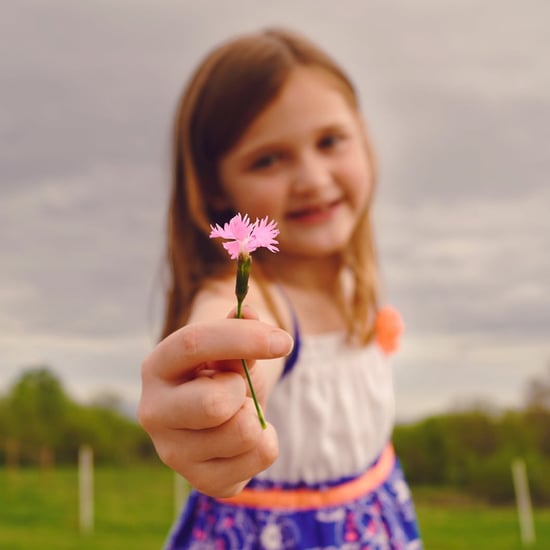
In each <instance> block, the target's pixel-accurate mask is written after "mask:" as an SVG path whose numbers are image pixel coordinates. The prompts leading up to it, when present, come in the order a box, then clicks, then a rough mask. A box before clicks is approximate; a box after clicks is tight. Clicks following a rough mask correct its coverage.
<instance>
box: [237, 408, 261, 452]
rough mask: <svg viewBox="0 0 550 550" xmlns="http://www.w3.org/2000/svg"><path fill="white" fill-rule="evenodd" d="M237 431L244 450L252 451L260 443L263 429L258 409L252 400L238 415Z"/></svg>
mask: <svg viewBox="0 0 550 550" xmlns="http://www.w3.org/2000/svg"><path fill="white" fill-rule="evenodd" d="M236 420H237V430H238V438H239V441H240V443H241V445H242V447H243V448H244V449H251V448H253V447H255V446H256V445H257V443H258V439H259V438H260V436H261V433H262V429H261V426H260V422H259V420H258V416H257V414H256V409H255V408H254V405H253V404H252V400H251V399H250V398H248V399H247V401H246V403H245V405H244V406H243V407H242V408H241V409H240V411H239V412H238V415H237V418H236Z"/></svg>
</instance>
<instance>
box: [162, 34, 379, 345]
mask: <svg viewBox="0 0 550 550" xmlns="http://www.w3.org/2000/svg"><path fill="white" fill-rule="evenodd" d="M297 66H308V67H314V68H319V69H321V70H323V71H326V72H328V73H329V74H330V75H332V76H333V77H335V78H336V79H337V81H338V82H339V83H340V84H341V85H342V90H343V93H344V94H345V95H346V97H347V98H348V100H349V101H350V102H351V104H352V106H353V107H354V108H355V109H356V110H357V111H358V110H359V107H358V101H357V96H356V93H355V90H354V87H353V85H352V83H351V81H350V80H349V79H348V77H347V76H346V75H345V73H344V72H343V71H342V70H341V69H340V67H339V66H338V65H337V64H336V63H335V62H334V61H333V60H332V59H331V58H330V57H329V56H328V55H327V54H326V53H324V52H323V51H322V50H320V49H319V48H318V47H317V46H316V45H315V44H313V43H312V42H310V41H309V40H307V39H306V38H304V37H302V36H300V35H298V34H295V33H293V32H289V31H287V30H281V29H268V30H265V31H262V32H258V33H254V34H247V35H242V36H239V37H237V38H235V39H233V40H230V41H228V42H226V43H223V44H222V45H220V46H219V47H217V48H216V49H214V50H213V51H212V52H210V53H209V54H208V55H207V56H206V58H205V59H204V61H203V62H202V63H201V64H200V65H199V67H198V68H197V69H196V71H195V73H194V74H193V75H192V77H191V79H190V80H189V83H188V85H187V87H186V89H185V90H184V92H183V95H182V97H181V99H180V102H179V104H178V108H177V112H176V116H175V123H174V128H173V150H172V155H173V163H172V169H173V174H172V178H173V181H172V192H171V198H170V204H169V211H168V250H167V252H168V258H167V264H168V268H169V276H170V280H169V283H168V289H167V296H166V315H165V321H164V327H163V331H162V336H163V337H164V336H167V335H168V334H170V333H171V332H173V331H174V330H176V329H177V328H179V327H180V326H181V325H182V324H184V323H185V322H186V321H187V319H188V318H189V314H190V310H191V306H192V302H193V299H194V298H195V295H196V294H197V292H198V290H199V289H200V287H201V284H202V283H203V281H204V279H205V278H206V277H212V276H216V275H221V274H222V273H224V272H225V271H227V269H228V267H229V266H230V262H229V261H228V257H227V254H226V252H225V251H224V250H223V249H222V248H221V247H220V246H219V244H218V243H215V242H213V241H212V240H211V239H209V236H208V235H209V233H210V224H216V223H219V224H223V223H225V222H227V221H228V220H229V219H230V217H231V216H232V215H234V212H232V211H231V210H220V209H219V208H218V207H217V206H216V204H219V197H220V196H223V191H222V188H221V186H220V182H219V177H218V165H219V161H220V159H221V158H222V157H223V155H224V154H225V153H227V152H228V151H229V150H230V149H231V148H232V147H233V146H234V145H235V144H236V143H237V141H238V140H239V138H240V137H241V136H242V135H243V133H244V132H245V130H246V129H247V128H248V126H249V125H250V124H251V122H252V121H253V120H254V119H255V117H256V116H257V115H258V114H259V113H260V112H261V111H262V110H263V109H264V108H265V107H266V106H267V105H268V104H269V103H270V102H271V101H273V100H274V99H275V97H276V96H277V94H278V93H279V92H280V91H281V89H282V87H283V85H284V84H285V82H286V79H287V78H288V75H289V74H290V72H291V71H292V69H293V68H295V67H297ZM365 147H366V150H367V155H368V157H369V160H370V165H371V166H372V169H373V171H374V169H375V168H374V167H375V159H374V155H373V153H372V149H371V147H370V145H369V144H368V143H367V141H366V136H365ZM374 179H375V178H374V174H373V181H374ZM216 199H218V201H217V200H216ZM258 260H260V257H259V256H258ZM345 261H346V264H347V265H348V266H349V267H350V268H351V271H352V273H353V277H354V282H355V290H354V292H355V295H354V298H353V301H352V306H351V308H350V309H349V311H348V332H349V334H350V335H355V336H358V338H359V340H360V341H361V342H366V341H368V340H369V339H370V338H371V337H372V333H373V328H372V326H373V314H374V311H375V310H376V306H377V304H376V294H377V293H376V270H375V266H376V263H375V252H374V246H373V238H372V234H371V225H370V220H369V208H367V209H366V211H365V214H364V216H363V218H362V219H361V220H360V222H359V223H358V225H357V228H356V230H355V232H354V235H353V237H352V241H351V243H350V247H349V250H348V252H347V254H346V258H345ZM258 271H260V270H258ZM268 303H270V300H268ZM273 313H274V315H275V317H276V318H279V317H278V315H277V312H275V311H274V312H273Z"/></svg>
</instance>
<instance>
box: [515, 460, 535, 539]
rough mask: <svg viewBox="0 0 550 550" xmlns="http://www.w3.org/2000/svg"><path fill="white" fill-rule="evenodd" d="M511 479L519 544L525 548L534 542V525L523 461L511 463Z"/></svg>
mask: <svg viewBox="0 0 550 550" xmlns="http://www.w3.org/2000/svg"><path fill="white" fill-rule="evenodd" d="M512 477H513V479H514V490H515V492H516V503H517V508H518V519H519V529H520V535H521V542H522V544H523V546H527V545H529V544H532V543H534V542H535V525H534V522H533V509H532V507H531V496H530V494H529V483H528V481H527V470H526V468H525V461H524V460H523V459H521V458H517V459H516V460H514V461H513V462H512Z"/></svg>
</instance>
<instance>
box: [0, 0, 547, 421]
mask: <svg viewBox="0 0 550 550" xmlns="http://www.w3.org/2000/svg"><path fill="white" fill-rule="evenodd" d="M6 4H7V5H6ZM6 4H5V5H4V6H3V10H2V12H3V13H2V18H1V19H0V48H1V50H2V56H1V57H0V94H1V101H0V141H1V144H0V159H1V160H0V392H5V391H7V389H8V387H9V385H10V384H12V383H13V382H14V381H15V380H16V378H17V377H18V376H19V375H20V373H21V372H22V370H23V369H25V368H28V367H30V366H35V365H43V364H47V365H49V366H50V367H51V368H52V370H53V371H54V372H55V373H57V374H58V375H59V377H60V378H61V379H62V381H63V383H64V385H65V387H66V389H67V390H68V391H69V392H70V393H71V394H72V395H73V396H74V397H75V398H77V399H80V400H83V401H84V400H90V399H93V398H94V397H95V396H97V395H98V394H100V393H102V392H106V391H108V392H111V391H112V392H115V393H117V394H118V395H120V396H121V397H122V398H123V399H124V400H126V401H127V402H128V403H129V404H130V405H129V406H130V407H135V404H136V402H137V399H138V397H139V391H140V379H139V368H140V364H141V361H142V359H143V358H144V356H145V355H146V354H147V352H148V351H149V350H150V349H151V347H152V346H153V345H154V342H155V340H156V338H157V335H158V332H159V326H160V317H161V313H162V289H161V285H160V280H159V277H158V273H159V268H160V263H161V258H162V252H163V250H162V247H163V240H164V234H163V230H164V215H165V210H166V200H167V189H168V175H169V167H168V159H169V133H170V125H171V118H172V115H173V112H174V108H175V103H176V101H177V98H178V96H179V94H180V93H181V89H182V86H183V85H184V83H185V81H186V79H187V77H188V76H189V73H190V71H191V70H192V69H193V68H194V66H195V65H196V64H197V63H198V61H199V59H200V58H202V56H203V55H204V54H205V53H206V52H207V51H208V50H209V49H210V48H211V47H213V46H214V45H215V44H217V43H218V42H219V41H221V40H223V39H225V38H228V37H230V36H233V35H234V34H236V33H238V32H240V31H243V30H244V31H248V30H254V29H256V28H259V27H264V26H267V25H285V26H290V27H292V28H295V29H297V30H300V31H302V32H304V33H306V34H307V35H309V36H310V37H311V38H312V39H314V40H315V41H317V42H318V43H319V44H320V45H322V46H323V47H325V48H326V49H327V50H328V51H329V52H330V53H332V55H333V56H334V57H335V58H336V59H337V60H338V61H340V62H341V64H342V65H343V66H344V67H345V68H346V70H347V71H348V72H349V73H350V75H351V76H352V79H353V80H354V81H355V83H356V85H357V87H358V89H359V92H360V97H361V103H362V107H363V111H364V113H365V116H366V118H367V120H368V123H369V125H370V128H371V132H372V134H373V138H374V141H375V145H376V148H377V150H378V154H379V158H380V163H381V180H380V186H379V192H378V196H377V202H376V220H377V237H378V241H379V255H380V259H381V268H382V276H383V281H384V287H385V298H386V300H387V301H388V302H391V303H393V304H394V305H395V306H397V307H398V308H399V309H400V310H401V312H402V313H403V316H404V318H405V322H406V325H407V332H406V337H405V339H404V342H403V346H402V349H401V352H400V354H399V355H398V356H397V357H396V358H395V361H394V364H395V374H396V383H397V393H398V396H397V397H398V414H399V417H400V418H401V419H411V418H417V417H421V416H425V415H428V414H431V413H433V412H438V411H443V410H446V409H448V408H450V407H456V406H457V405H461V404H465V403H471V402H473V401H476V400H481V399H483V400H486V401H488V402H491V403H493V404H495V405H497V406H502V407H505V406H516V405H518V404H520V403H521V400H522V398H523V394H524V390H525V385H526V382H527V381H528V380H530V379H531V378H532V377H533V376H539V375H541V374H542V373H543V372H544V371H545V369H546V365H547V364H548V363H549V362H550V285H549V281H550V254H549V250H550V221H549V219H550V216H549V213H550V185H549V181H548V180H549V174H550V136H549V133H550V130H549V129H550V65H549V59H550V33H549V32H548V21H550V3H549V2H547V0H538V1H536V0H526V1H525V2H517V1H515V0H514V1H512V0H483V1H480V0H447V1H445V2H441V1H439V0H416V1H415V2H410V1H408V0H393V1H392V0H355V1H351V0H348V1H346V0H342V1H340V2H336V1H334V0H331V1H327V0H298V1H297V0H292V1H290V0H279V1H273V2H267V1H263V0H248V1H245V0H232V1H227V2H226V1H222V0H218V1H213V0H206V1H201V2H199V1H197V0H195V1H193V2H190V1H187V0H180V1H175V0H163V1H162V2H155V1H153V0H149V1H145V0H140V1H137V0H116V1H115V0H105V1H99V0H90V1H89V2H74V1H73V0H49V1H48V2H43V1H41V0H17V1H13V2H11V3H6Z"/></svg>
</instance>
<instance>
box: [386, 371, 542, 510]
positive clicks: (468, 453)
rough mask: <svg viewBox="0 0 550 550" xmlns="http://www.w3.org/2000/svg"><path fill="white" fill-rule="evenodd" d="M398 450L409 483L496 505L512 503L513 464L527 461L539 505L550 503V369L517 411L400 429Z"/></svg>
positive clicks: (474, 412)
mask: <svg viewBox="0 0 550 550" xmlns="http://www.w3.org/2000/svg"><path fill="white" fill-rule="evenodd" d="M394 445H395V447H396V450H397V452H398V454H399V456H400V459H401V462H402V464H403V468H404V470H405V473H406V475H407V478H408V480H409V482H410V483H411V484H412V485H414V484H426V485H442V486H451V487H456V488H458V489H461V490H464V491H467V492H468V493H470V494H472V495H475V496H478V497H481V498H483V499H485V500H488V501H490V502H492V503H507V502H511V501H513V499H514V487H513V480H512V474H511V463H512V461H513V460H515V459H517V458H521V459H523V460H524V461H525V464H526V467H527V473H528V478H529V485H530V492H531V496H532V498H533V500H534V502H535V503H539V504H550V368H549V370H548V373H547V376H541V377H540V378H536V379H533V380H532V381H531V382H530V383H529V385H528V388H527V391H526V399H525V405H524V406H523V407H522V408H520V409H519V410H507V411H504V412H498V413H496V412H491V411H490V410H489V409H488V408H487V407H485V408H484V407H483V406H477V407H473V408H472V409H471V410H463V411H457V412H450V413H446V414H442V415H437V416H432V417H429V418H426V419H423V420H421V421H419V422H416V423H414V424H409V425H401V426H397V428H396V429H395V432H394Z"/></svg>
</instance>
